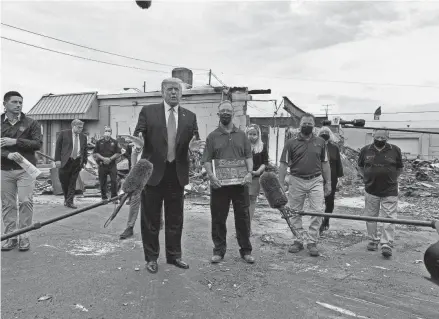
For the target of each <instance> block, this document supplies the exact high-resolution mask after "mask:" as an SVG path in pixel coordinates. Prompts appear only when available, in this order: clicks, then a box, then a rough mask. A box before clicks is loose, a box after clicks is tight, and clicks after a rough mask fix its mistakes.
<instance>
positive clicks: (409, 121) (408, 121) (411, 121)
mask: <svg viewBox="0 0 439 319" xmlns="http://www.w3.org/2000/svg"><path fill="white" fill-rule="evenodd" d="M436 121H437V120H436V119H435V120H407V121H404V120H401V121H381V120H377V121H366V122H369V123H380V122H386V123H397V122H404V123H414V122H436Z"/></svg>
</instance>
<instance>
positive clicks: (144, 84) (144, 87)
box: [143, 81, 146, 93]
mask: <svg viewBox="0 0 439 319" xmlns="http://www.w3.org/2000/svg"><path fill="white" fill-rule="evenodd" d="M143 93H146V81H143Z"/></svg>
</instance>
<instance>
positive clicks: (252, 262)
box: [242, 254, 255, 264]
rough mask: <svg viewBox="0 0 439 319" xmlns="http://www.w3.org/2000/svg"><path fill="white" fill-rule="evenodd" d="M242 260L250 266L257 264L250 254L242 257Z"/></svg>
mask: <svg viewBox="0 0 439 319" xmlns="http://www.w3.org/2000/svg"><path fill="white" fill-rule="evenodd" d="M242 259H244V260H245V262H246V263H248V264H254V262H255V258H254V257H253V256H252V255H250V254H248V255H244V256H242Z"/></svg>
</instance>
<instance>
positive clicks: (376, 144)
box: [373, 140, 386, 148]
mask: <svg viewBox="0 0 439 319" xmlns="http://www.w3.org/2000/svg"><path fill="white" fill-rule="evenodd" d="M373 144H375V146H376V147H378V148H381V147H384V145H386V141H379V140H373Z"/></svg>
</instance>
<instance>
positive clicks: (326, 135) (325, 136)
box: [320, 134, 329, 141]
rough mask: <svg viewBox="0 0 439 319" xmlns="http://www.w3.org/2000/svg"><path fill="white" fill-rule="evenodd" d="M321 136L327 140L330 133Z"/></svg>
mask: <svg viewBox="0 0 439 319" xmlns="http://www.w3.org/2000/svg"><path fill="white" fill-rule="evenodd" d="M320 137H321V138H323V139H324V140H325V141H328V140H329V135H328V134H322V135H320Z"/></svg>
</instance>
